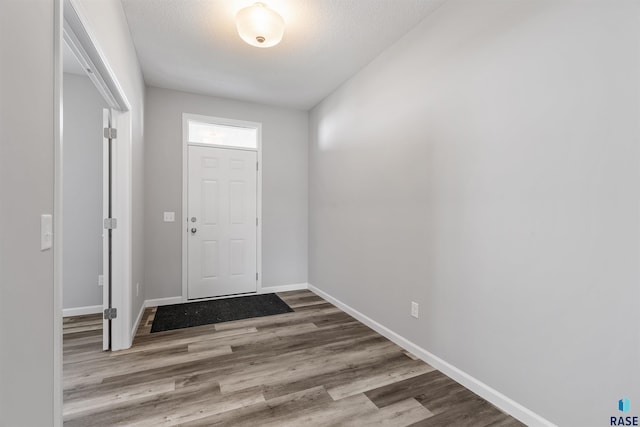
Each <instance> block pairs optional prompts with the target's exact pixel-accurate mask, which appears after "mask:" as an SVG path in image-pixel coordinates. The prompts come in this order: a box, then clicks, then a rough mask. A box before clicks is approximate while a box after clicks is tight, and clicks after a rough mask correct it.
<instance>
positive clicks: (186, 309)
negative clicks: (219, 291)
mask: <svg viewBox="0 0 640 427" xmlns="http://www.w3.org/2000/svg"><path fill="white" fill-rule="evenodd" d="M292 311H293V310H292V309H291V307H289V306H288V305H287V304H286V303H285V302H284V301H282V300H281V299H280V297H278V296H277V295H276V294H264V295H250V296H245V297H235V298H226V299H218V300H212V301H197V302H187V303H184V304H174V305H164V306H161V307H158V310H157V311H156V316H155V318H154V319H153V325H151V332H152V333H153V332H162V331H170V330H172V329H182V328H190V327H192V326H200V325H209V324H212V323H222V322H229V321H231V320H240V319H249V318H251V317H262V316H272V315H274V314H282V313H289V312H292Z"/></svg>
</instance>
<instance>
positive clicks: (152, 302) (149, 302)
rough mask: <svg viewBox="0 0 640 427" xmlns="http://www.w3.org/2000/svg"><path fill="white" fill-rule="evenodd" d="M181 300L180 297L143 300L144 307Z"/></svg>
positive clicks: (179, 301) (181, 301)
mask: <svg viewBox="0 0 640 427" xmlns="http://www.w3.org/2000/svg"><path fill="white" fill-rule="evenodd" d="M183 302H184V301H183V300H182V297H168V298H156V299H148V300H145V301H144V307H145V308H146V307H159V306H161V305H172V304H182V303H183Z"/></svg>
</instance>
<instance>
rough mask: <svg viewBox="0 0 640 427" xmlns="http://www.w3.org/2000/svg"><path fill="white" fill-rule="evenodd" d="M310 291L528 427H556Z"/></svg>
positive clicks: (321, 293) (340, 304) (336, 302)
mask: <svg viewBox="0 0 640 427" xmlns="http://www.w3.org/2000/svg"><path fill="white" fill-rule="evenodd" d="M308 289H309V290H310V291H311V292H313V293H315V294H318V295H319V296H321V297H322V298H324V299H325V300H327V301H329V302H330V303H331V304H333V305H335V306H336V307H338V308H339V309H341V310H342V311H344V312H346V313H347V314H349V315H351V316H353V317H355V318H356V319H358V320H359V321H361V322H362V323H364V324H365V325H367V326H369V327H370V328H371V329H373V330H375V331H376V332H378V333H379V334H380V335H383V336H384V337H386V338H388V339H389V340H391V341H393V342H394V343H396V344H397V345H399V346H400V347H402V348H404V349H405V350H407V351H409V352H411V353H412V354H414V355H415V356H417V357H419V358H420V359H422V360H423V361H425V362H426V363H428V364H429V365H431V366H433V367H434V368H436V369H438V370H439V371H440V372H442V373H443V374H445V375H447V376H448V377H451V378H452V379H454V380H455V381H457V382H458V383H460V384H462V385H463V386H465V387H466V388H468V389H469V390H471V391H473V392H474V393H476V394H477V395H479V396H481V397H482V398H484V399H486V400H488V401H489V402H491V403H492V404H494V405H495V406H497V407H498V408H500V409H502V410H503V411H504V412H506V413H508V414H509V415H511V416H513V417H514V418H517V419H518V420H520V421H522V422H523V423H525V424H526V425H528V426H544V427H555V424H553V423H551V422H550V421H548V420H546V419H545V418H543V417H541V416H540V415H538V414H536V413H535V412H533V411H531V410H530V409H528V408H526V407H524V406H522V405H521V404H519V403H518V402H516V401H514V400H512V399H510V398H509V397H507V396H505V395H504V394H502V393H500V392H499V391H497V390H495V389H493V388H491V387H489V386H488V385H487V384H485V383H483V382H481V381H479V380H478V379H476V378H474V377H472V376H471V375H469V374H467V373H466V372H464V371H462V370H460V369H458V368H456V367H455V366H453V365H451V364H450V363H448V362H446V361H444V360H442V359H440V358H439V357H438V356H436V355H434V354H432V353H430V352H428V351H427V350H425V349H424V348H422V347H420V346H418V345H416V344H414V343H413V342H411V341H409V340H408V339H406V338H404V337H402V336H401V335H398V334H397V333H395V332H393V331H392V330H391V329H389V328H387V327H386V326H383V325H381V324H380V323H378V322H376V321H375V320H373V319H371V318H370V317H368V316H366V315H364V314H362V313H360V312H359V311H358V310H356V309H354V308H352V307H350V306H348V305H347V304H345V303H343V302H341V301H340V300H338V299H336V298H334V297H332V296H331V295H329V294H327V293H326V292H324V291H322V290H320V289H318V288H316V287H315V286H313V285H311V284H309V286H308Z"/></svg>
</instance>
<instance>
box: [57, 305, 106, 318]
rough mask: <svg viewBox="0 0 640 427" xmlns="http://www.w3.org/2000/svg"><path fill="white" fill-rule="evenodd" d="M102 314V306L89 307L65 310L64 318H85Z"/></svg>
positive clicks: (63, 312) (63, 311)
mask: <svg viewBox="0 0 640 427" xmlns="http://www.w3.org/2000/svg"><path fill="white" fill-rule="evenodd" d="M98 313H102V305H89V306H86V307H75V308H63V309H62V317H71V316H83V315H85V314H98Z"/></svg>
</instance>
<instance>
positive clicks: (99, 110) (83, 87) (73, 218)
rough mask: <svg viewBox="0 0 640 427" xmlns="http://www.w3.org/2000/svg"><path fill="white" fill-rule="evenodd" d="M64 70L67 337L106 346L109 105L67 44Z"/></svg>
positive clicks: (65, 311)
mask: <svg viewBox="0 0 640 427" xmlns="http://www.w3.org/2000/svg"><path fill="white" fill-rule="evenodd" d="M63 71H64V76H63V121H64V122H63V135H62V138H63V142H64V144H63V149H62V162H63V165H64V169H63V173H62V187H63V193H62V199H63V201H62V205H63V212H64V213H65V215H64V218H63V225H62V234H63V236H64V240H63V245H62V246H63V248H62V251H63V256H62V260H63V268H62V288H63V289H62V305H63V315H64V322H63V323H64V328H63V333H64V334H65V338H68V336H69V334H72V333H75V332H78V333H79V332H82V334H83V335H87V334H89V335H96V339H97V340H98V341H99V342H98V344H100V343H102V344H100V347H101V348H102V349H104V350H108V349H109V348H110V330H109V324H108V322H106V321H105V322H103V321H102V317H103V316H102V313H103V309H104V296H105V295H108V294H109V286H110V280H109V277H110V274H109V273H110V265H109V264H110V263H109V242H108V235H107V233H106V231H107V230H105V229H104V227H103V219H104V218H105V212H108V210H109V197H108V194H109V191H110V174H111V171H110V164H109V161H108V156H109V151H108V150H105V144H104V141H103V139H104V138H103V131H102V128H103V117H104V115H105V111H108V104H107V102H106V101H105V99H104V98H103V96H102V95H101V94H100V92H99V91H98V90H97V89H96V86H95V85H94V83H93V82H92V81H91V79H90V78H89V75H88V73H87V69H86V68H85V67H83V66H82V64H81V62H80V60H79V59H78V58H77V57H76V55H75V54H74V52H73V50H72V49H71V48H70V46H69V44H68V43H67V42H65V43H64V46H63ZM103 323H106V325H105V324H103Z"/></svg>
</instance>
